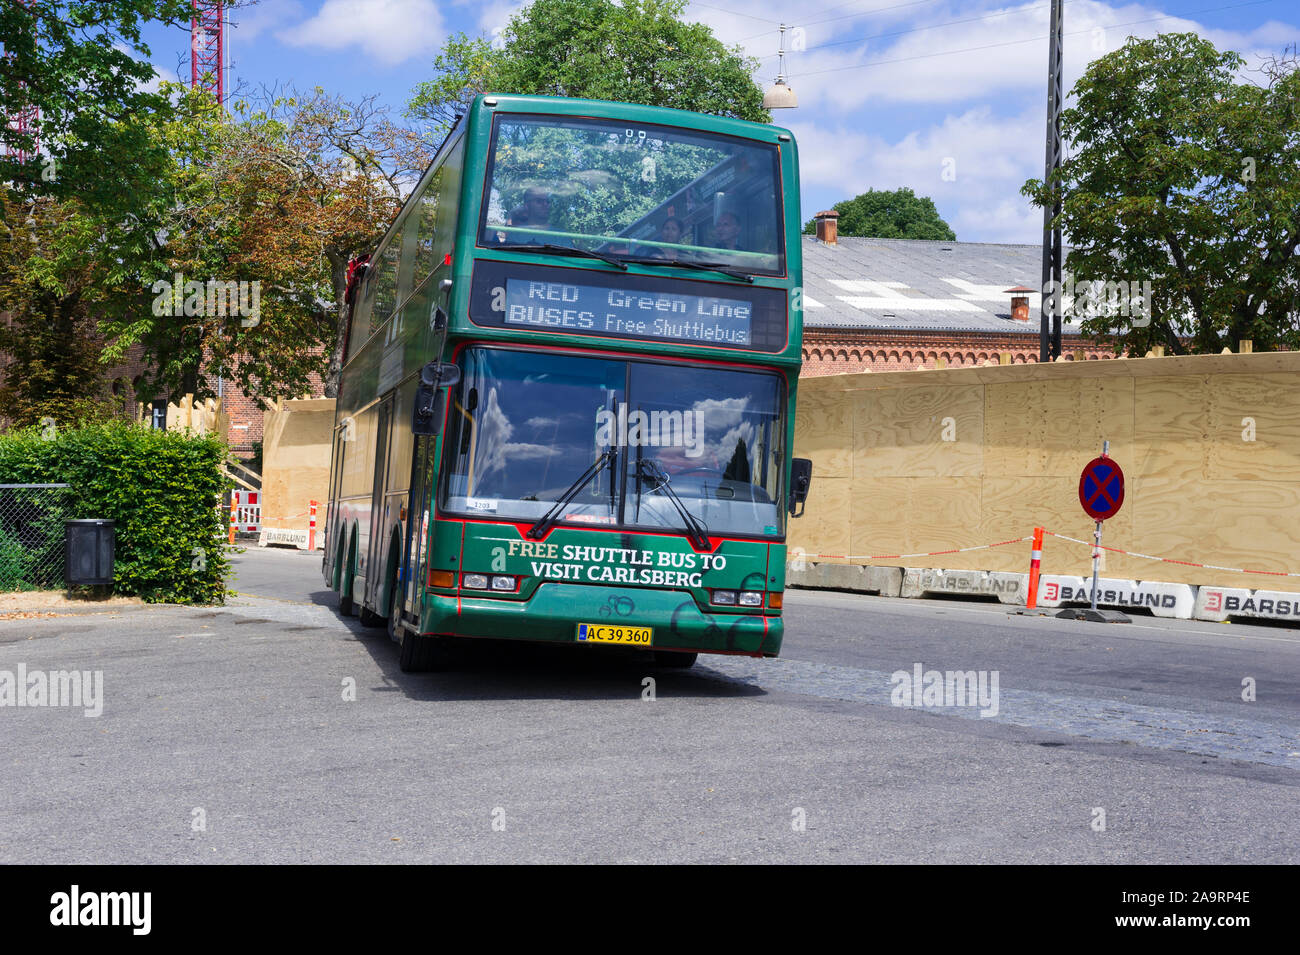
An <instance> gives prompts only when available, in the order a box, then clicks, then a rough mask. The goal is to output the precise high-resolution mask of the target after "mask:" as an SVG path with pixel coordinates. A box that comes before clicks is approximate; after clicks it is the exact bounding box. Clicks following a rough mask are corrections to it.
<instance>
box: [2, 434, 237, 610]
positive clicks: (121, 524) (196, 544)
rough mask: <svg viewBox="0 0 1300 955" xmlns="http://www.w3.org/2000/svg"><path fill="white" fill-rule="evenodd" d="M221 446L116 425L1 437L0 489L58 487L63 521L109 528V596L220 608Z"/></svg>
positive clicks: (225, 566)
mask: <svg viewBox="0 0 1300 955" xmlns="http://www.w3.org/2000/svg"><path fill="white" fill-rule="evenodd" d="M225 457H226V445H225V442H224V441H222V440H221V439H220V438H217V437H214V436H210V435H209V436H202V435H195V434H194V433H193V432H188V431H161V430H157V429H151V428H143V427H140V426H138V425H132V424H125V423H121V422H115V423H109V424H94V425H86V426H84V427H80V428H75V429H70V430H66V431H58V432H56V433H55V434H54V435H53V436H50V435H43V434H42V430H41V429H40V428H30V429H24V430H21V431H13V432H10V433H8V434H2V435H0V484H52V483H67V484H70V485H71V486H72V488H71V491H70V493H71V494H72V496H73V503H72V505H71V507H72V511H71V514H70V516H71V517H77V518H101V519H107V520H112V521H116V522H117V524H116V532H117V543H116V566H115V568H114V572H113V584H114V589H115V592H116V593H118V594H123V595H127V596H132V595H134V596H139V597H142V598H143V599H144V600H146V601H150V602H166V603H186V604H190V603H192V604H211V603H222V602H223V601H224V599H225V595H226V577H227V574H228V572H229V568H230V563H229V560H228V559H227V557H226V548H225V535H226V529H227V527H226V517H225V515H224V514H223V513H222V512H221V511H220V510H219V509H218V506H217V505H218V503H219V499H220V495H221V494H222V493H223V492H224V491H225V490H226V489H227V488H229V487H230V481H229V479H228V478H227V477H226V476H225V475H224V473H223V472H222V462H223V461H224V460H225Z"/></svg>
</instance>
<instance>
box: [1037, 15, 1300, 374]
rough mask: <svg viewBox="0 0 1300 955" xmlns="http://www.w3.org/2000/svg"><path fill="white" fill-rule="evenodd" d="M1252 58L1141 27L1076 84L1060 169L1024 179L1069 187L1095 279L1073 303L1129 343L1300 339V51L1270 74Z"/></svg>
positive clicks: (1089, 321)
mask: <svg viewBox="0 0 1300 955" xmlns="http://www.w3.org/2000/svg"><path fill="white" fill-rule="evenodd" d="M1243 63H1244V61H1243V59H1242V58H1241V57H1240V56H1239V55H1238V54H1236V53H1232V52H1220V51H1219V50H1217V49H1216V48H1215V47H1214V46H1213V44H1211V43H1209V42H1208V41H1206V40H1203V39H1201V38H1200V37H1199V36H1197V35H1195V34H1162V35H1160V36H1157V37H1155V38H1152V39H1147V40H1140V39H1136V38H1130V39H1129V41H1128V42H1127V43H1126V44H1125V45H1124V46H1123V47H1122V48H1120V49H1119V50H1116V51H1115V52H1113V53H1110V54H1108V55H1106V56H1104V57H1101V58H1099V59H1097V60H1094V61H1093V62H1092V63H1091V64H1090V65H1089V67H1088V69H1087V71H1086V72H1085V73H1084V75H1083V76H1082V77H1081V78H1080V79H1079V81H1078V83H1076V84H1075V86H1074V89H1073V95H1074V97H1075V106H1074V107H1073V108H1071V109H1068V110H1066V111H1065V112H1064V114H1063V116H1062V133H1063V135H1064V136H1065V138H1066V139H1067V140H1068V141H1069V143H1070V149H1069V150H1068V151H1067V158H1066V159H1065V161H1064V162H1063V163H1062V168H1061V173H1060V177H1059V179H1057V180H1055V181H1054V182H1052V183H1050V184H1048V183H1044V182H1042V181H1040V180H1030V181H1029V182H1027V183H1026V184H1025V186H1024V188H1023V190H1022V191H1023V192H1024V194H1025V195H1027V196H1029V197H1030V198H1032V199H1033V201H1034V203H1035V204H1036V205H1038V206H1039V207H1043V206H1046V205H1050V204H1051V203H1052V201H1053V198H1054V196H1055V195H1056V194H1057V192H1058V191H1059V194H1060V196H1061V198H1062V212H1061V216H1060V223H1061V226H1062V229H1063V231H1064V233H1065V235H1066V237H1067V244H1068V245H1069V246H1070V253H1069V257H1068V259H1067V261H1066V263H1065V265H1066V270H1067V271H1068V272H1069V273H1070V276H1071V278H1072V279H1073V283H1074V284H1075V286H1076V288H1077V287H1079V286H1080V285H1082V286H1084V287H1088V288H1091V289H1092V290H1093V294H1091V295H1083V296H1077V297H1076V299H1075V303H1076V306H1075V308H1074V309H1073V311H1074V312H1076V313H1081V314H1080V316H1079V317H1081V318H1082V325H1083V328H1084V330H1085V331H1086V332H1088V333H1090V334H1093V335H1096V336H1104V335H1107V334H1108V333H1110V334H1114V335H1115V339H1116V348H1117V350H1124V349H1128V350H1131V351H1137V352H1139V353H1141V352H1142V351H1144V350H1145V349H1146V348H1147V347H1149V346H1150V345H1151V344H1156V343H1159V344H1163V345H1166V346H1167V347H1168V348H1169V350H1170V351H1171V352H1173V353H1175V354H1178V353H1183V352H1186V351H1193V352H1218V351H1220V350H1221V349H1222V348H1223V347H1224V346H1225V345H1226V346H1232V347H1235V345H1236V343H1237V342H1238V341H1240V340H1241V339H1252V340H1253V341H1254V342H1255V346H1256V348H1257V349H1261V350H1263V349H1270V348H1276V347H1278V346H1286V347H1290V348H1295V347H1297V346H1300V262H1298V261H1297V256H1296V250H1297V245H1298V244H1300V212H1298V210H1300V164H1297V163H1296V161H1295V156H1296V151H1297V149H1298V148H1300V73H1297V70H1296V59H1295V54H1294V50H1292V51H1291V52H1290V55H1287V54H1284V55H1283V56H1282V57H1280V58H1274V59H1273V60H1272V61H1271V62H1269V63H1267V64H1265V66H1264V67H1263V68H1262V70H1261V71H1259V72H1260V80H1259V81H1247V82H1241V81H1239V79H1238V76H1239V71H1240V70H1241V67H1242V66H1243ZM1107 283H1109V284H1107ZM1144 283H1149V284H1146V285H1145V290H1146V294H1144V298H1145V300H1146V301H1145V302H1143V304H1142V305H1141V306H1140V307H1133V306H1134V305H1135V301H1134V295H1133V292H1134V291H1136V290H1137V289H1139V288H1143V284H1144ZM1103 285H1104V286H1105V287H1106V288H1107V289H1108V292H1107V294H1106V295H1105V296H1104V298H1105V300H1104V301H1099V298H1101V296H1099V295H1098V294H1097V293H1096V289H1097V288H1099V287H1101V286H1103ZM1116 290H1118V291H1119V292H1120V293H1121V294H1116ZM1080 302H1082V303H1083V308H1080V307H1079V306H1078V303H1080ZM1066 308H1067V312H1066V314H1067V317H1069V313H1070V311H1071V309H1070V308H1069V303H1068V302H1067V303H1066Z"/></svg>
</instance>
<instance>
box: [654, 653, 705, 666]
mask: <svg viewBox="0 0 1300 955" xmlns="http://www.w3.org/2000/svg"><path fill="white" fill-rule="evenodd" d="M698 656H699V654H698V653H681V652H678V651H676V650H656V651H655V666H661V667H676V668H678V669H681V670H685V669H686V668H687V667H693V666H695V659H696V658H697V657H698Z"/></svg>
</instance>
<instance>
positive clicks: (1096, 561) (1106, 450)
mask: <svg viewBox="0 0 1300 955" xmlns="http://www.w3.org/2000/svg"><path fill="white" fill-rule="evenodd" d="M1101 456H1102V457H1103V458H1108V457H1110V442H1109V441H1103V442H1102V443H1101ZM1101 525H1102V522H1101V521H1098V522H1097V529H1096V530H1095V531H1093V534H1092V540H1093V548H1092V609H1093V610H1096V609H1097V572H1098V570H1099V569H1100V567H1101Z"/></svg>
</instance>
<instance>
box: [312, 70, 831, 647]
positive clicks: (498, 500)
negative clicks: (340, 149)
mask: <svg viewBox="0 0 1300 955" xmlns="http://www.w3.org/2000/svg"><path fill="white" fill-rule="evenodd" d="M798 182H799V176H798V164H797V156H796V152H795V143H794V139H793V137H792V136H791V135H790V133H789V132H788V131H786V130H783V129H780V128H778V127H774V126H765V125H761V124H757V123H749V122H743V121H740V120H735V119H728V118H723V117H717V116H705V115H701V114H697V113H688V112H683V111H679V110H670V109H661V108H655V107H645V106H633V105H629V104H624V103H609V102H595V101H590V100H577V99H561V98H554V97H544V96H505V95H500V96H492V95H485V96H479V97H477V98H476V99H475V100H474V101H473V103H472V105H471V106H470V107H469V109H468V110H467V111H466V113H465V115H464V116H463V117H461V119H460V120H459V121H458V122H457V124H456V127H455V128H454V129H453V130H452V132H451V133H450V134H449V136H448V137H447V139H446V141H445V142H444V143H443V145H442V146H441V148H440V149H439V151H438V154H437V156H436V158H435V159H434V161H433V163H432V164H431V165H430V167H429V169H428V170H427V171H426V172H425V173H424V175H423V176H422V178H421V180H420V182H419V184H418V185H417V187H416V188H415V189H414V191H413V192H412V194H411V196H410V198H409V199H408V201H407V202H406V203H405V205H404V206H403V209H402V211H401V213H400V214H399V215H398V217H397V219H396V221H395V222H394V223H393V225H392V226H391V228H390V229H389V230H388V232H387V234H386V235H385V236H384V237H383V239H382V241H381V242H380V244H379V246H378V247H377V249H376V251H375V253H374V254H373V255H372V256H371V257H370V259H369V261H368V263H367V264H366V265H365V266H364V268H363V269H361V270H358V276H359V281H357V283H356V284H355V286H354V287H353V288H351V289H350V292H349V294H350V296H352V309H351V311H352V320H351V324H350V328H349V331H348V339H347V344H346V352H345V358H344V361H345V364H344V368H343V374H342V379H341V383H340V389H339V397H338V402H337V412H336V418H335V433H334V446H333V456H332V463H331V473H330V494H329V508H328V511H327V515H326V529H327V538H326V539H327V543H326V549H325V559H324V574H325V579H326V581H327V582H328V583H329V585H330V586H331V587H332V588H333V589H334V590H335V591H336V592H338V594H339V595H340V601H339V603H340V608H341V609H342V610H343V611H344V612H346V613H351V612H354V611H355V612H358V613H359V614H360V617H361V622H362V623H363V624H365V625H367V626H376V627H381V626H387V628H388V631H389V633H390V635H391V636H392V637H393V639H394V640H396V641H398V642H399V643H400V645H401V652H400V662H401V667H402V669H403V670H408V671H409V670H428V669H440V668H443V667H445V666H446V665H448V663H449V662H450V661H452V660H454V654H452V653H450V652H449V651H450V650H451V649H452V648H453V647H454V646H455V645H456V644H457V643H458V642H459V641H460V640H462V639H463V638H487V639H498V640H529V641H547V642H553V643H568V644H588V645H589V644H602V645H622V646H626V647H630V648H636V649H639V650H642V651H645V652H647V653H650V654H653V662H654V663H655V664H657V665H662V666H690V665H691V664H692V663H694V661H695V659H696V655H697V654H698V653H701V652H703V653H733V654H748V655H751V656H769V657H770V656H776V655H777V654H778V653H779V651H780V649H781V640H782V634H783V628H782V618H781V605H782V592H783V588H784V581H785V545H784V540H785V532H786V519H787V517H788V516H790V515H792V514H794V513H795V512H796V511H797V510H800V509H801V507H802V501H803V499H804V497H805V496H806V494H807V489H808V485H809V482H810V480H811V469H810V465H809V464H808V462H806V461H799V460H796V461H792V460H791V457H790V449H791V442H792V437H793V429H794V407H795V390H796V384H797V380H798V374H799V365H800V342H801V337H802V315H801V311H800V308H799V297H798V292H797V290H798V289H799V287H800V274H801V271H800V269H801V266H800V248H799V227H800V221H799V187H798Z"/></svg>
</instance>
